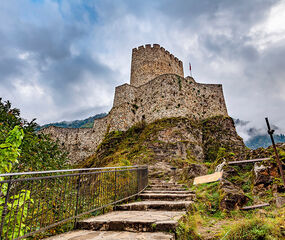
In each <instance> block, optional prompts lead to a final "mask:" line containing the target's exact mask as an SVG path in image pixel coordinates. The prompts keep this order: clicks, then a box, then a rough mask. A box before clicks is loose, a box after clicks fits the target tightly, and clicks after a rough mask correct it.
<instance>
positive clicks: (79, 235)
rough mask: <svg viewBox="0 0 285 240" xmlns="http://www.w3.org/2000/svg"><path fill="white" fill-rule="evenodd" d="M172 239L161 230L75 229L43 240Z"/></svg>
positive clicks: (172, 237) (169, 234) (170, 235)
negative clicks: (106, 230) (150, 231)
mask: <svg viewBox="0 0 285 240" xmlns="http://www.w3.org/2000/svg"><path fill="white" fill-rule="evenodd" d="M134 239H137V240H174V239H175V236H174V234H171V233H162V232H154V233H149V232H137V233H134V232H127V231H124V232H120V231H116V232H114V231H108V232H105V231H96V232H95V231H89V230H77V231H72V232H68V233H64V234H61V235H58V236H54V237H50V238H46V239H45V240H134Z"/></svg>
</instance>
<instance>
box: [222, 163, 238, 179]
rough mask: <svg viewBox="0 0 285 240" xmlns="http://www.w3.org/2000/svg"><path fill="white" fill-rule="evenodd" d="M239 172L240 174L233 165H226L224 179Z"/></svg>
mask: <svg viewBox="0 0 285 240" xmlns="http://www.w3.org/2000/svg"><path fill="white" fill-rule="evenodd" d="M237 174H238V172H237V170H236V169H235V168H233V167H231V166H225V167H224V168H223V178H224V179H227V178H229V177H232V176H234V175H237Z"/></svg>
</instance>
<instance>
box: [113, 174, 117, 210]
mask: <svg viewBox="0 0 285 240" xmlns="http://www.w3.org/2000/svg"><path fill="white" fill-rule="evenodd" d="M116 200H117V170H116V169H115V194H114V202H116ZM116 208H117V204H116V203H115V205H114V210H116Z"/></svg>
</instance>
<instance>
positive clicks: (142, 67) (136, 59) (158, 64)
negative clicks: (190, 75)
mask: <svg viewBox="0 0 285 240" xmlns="http://www.w3.org/2000/svg"><path fill="white" fill-rule="evenodd" d="M166 73H170V74H177V75H179V76H181V77H184V72H183V63H182V61H181V60H179V59H178V58H177V57H175V56H174V55H173V54H171V53H169V52H168V51H167V50H165V49H164V48H163V47H161V46H160V45H159V44H153V45H151V44H146V45H145V46H140V47H138V48H134V49H133V51H132V64H131V80H130V84H131V85H132V86H135V87H138V86H141V85H143V84H145V83H147V82H149V81H150V80H152V79H154V78H156V77H157V76H159V75H162V74H166Z"/></svg>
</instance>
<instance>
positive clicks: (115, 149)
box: [79, 118, 183, 167]
mask: <svg viewBox="0 0 285 240" xmlns="http://www.w3.org/2000/svg"><path fill="white" fill-rule="evenodd" d="M180 120H181V121H182V120H183V119H182V118H165V119H160V120H157V121H155V122H153V123H151V124H145V123H144V122H140V123H137V124H135V125H134V126H132V127H131V128H129V129H128V130H127V131H125V132H123V131H112V132H108V133H107V134H106V135H105V138H104V139H103V141H102V142H101V144H100V145H99V146H98V148H97V150H96V152H95V154H94V155H93V156H91V157H90V158H88V159H87V160H86V161H85V162H83V163H81V164H80V165H79V167H102V166H109V165H112V166H116V165H117V166H118V165H125V164H124V161H126V160H127V162H129V163H131V164H145V163H148V162H149V161H150V160H152V155H153V152H152V150H151V149H150V148H148V145H149V144H153V143H155V144H158V143H159V142H158V141H157V134H158V132H159V131H161V130H165V129H166V128H171V127H173V126H175V125H176V124H177V121H180Z"/></svg>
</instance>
